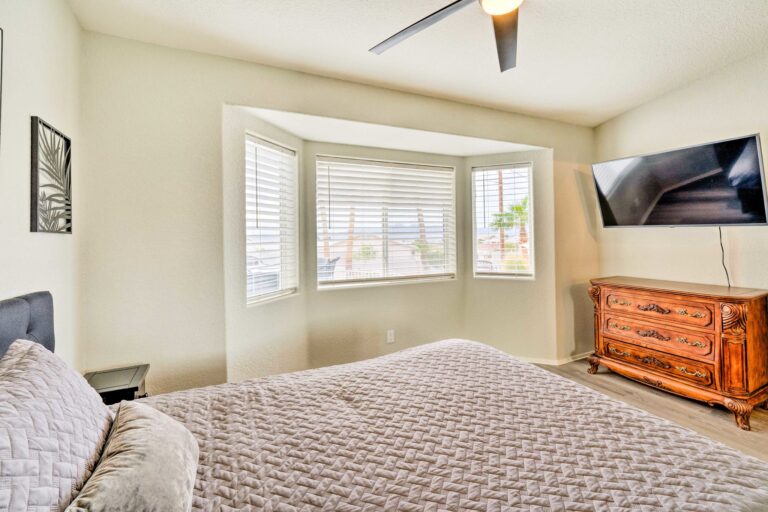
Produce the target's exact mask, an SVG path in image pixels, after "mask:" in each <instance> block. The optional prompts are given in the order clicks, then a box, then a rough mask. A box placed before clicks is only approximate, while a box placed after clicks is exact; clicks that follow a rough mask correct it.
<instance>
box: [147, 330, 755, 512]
mask: <svg viewBox="0 0 768 512" xmlns="http://www.w3.org/2000/svg"><path fill="white" fill-rule="evenodd" d="M146 403H148V404H150V405H152V406H154V407H156V408H157V409H159V410H161V411H163V412H165V413H167V414H169V415H171V416H172V417H174V418H176V419H177V420H179V421H181V422H182V423H184V424H185V425H186V426H187V427H188V428H189V429H190V430H191V431H192V433H193V434H194V435H195V437H196V438H197V440H198V442H199V445H200V465H199V468H198V473H197V481H196V484H195V497H194V504H193V509H194V510H205V511H231V510H266V511H281V512H283V511H285V512H287V511H294V510H332V511H340V512H347V511H349V512H352V511H362V510H393V511H394V510H397V511H441V510H451V511H456V510H482V511H501V510H555V511H593V510H595V511H616V510H632V511H645V510H648V511H650V510H665V511H675V512H677V511H694V512H696V511H717V512H728V511H741V510H751V511H765V510H768V465H766V464H764V463H762V462H760V461H758V460H756V459H753V458H750V457H747V456H745V455H743V454H740V453H738V452H736V451H734V450H732V449H729V448H726V447H725V446H723V445H721V444H718V443H715V442H713V441H710V440H708V439H706V438H704V437H702V436H700V435H698V434H696V433H694V432H692V431H690V430H686V429H684V428H682V427H680V426H677V425H675V424H672V423H670V422H668V421H665V420H662V419H659V418H657V417H654V416H651V415H650V414H648V413H646V412H644V411H640V410H638V409H635V408H632V407H629V406H627V405H626V404H623V403H620V402H617V401H614V400H611V399H610V398H608V397H606V396H605V395H602V394H600V393H597V392H594V391H592V390H590V389H587V388H585V387H584V386H581V385H579V384H576V383H574V382H571V381H568V380H565V379H562V378H560V377H557V376H555V375H552V374H551V373H549V372H547V371H545V370H542V369H539V368H536V367H534V366H532V365H529V364H526V363H522V362H519V361H517V360H515V359H513V358H511V357H509V356H507V355H505V354H503V353H502V352H499V351H497V350H495V349H492V348H490V347H487V346H485V345H481V344H479V343H473V342H466V341H460V340H448V341H442V342H438V343H434V344H431V345H425V346H422V347H418V348H415V349H410V350H406V351H403V352H399V353H396V354H393V355H390V356H386V357H382V358H379V359H373V360H370V361H363V362H359V363H354V364H349V365H344V366H336V367H331V368H324V369H318V370H311V371H306V372H300V373H294V374H289V375H280V376H275V377H269V378H264V379H257V380H250V381H246V382H243V383H240V384H225V385H221V386H215V387H209V388H202V389H193V390H190V391H183V392H178V393H172V394H167V395H161V396H157V397H154V398H150V399H147V400H146ZM734 428H735V427H734Z"/></svg>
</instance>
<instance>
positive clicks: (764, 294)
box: [589, 277, 768, 430]
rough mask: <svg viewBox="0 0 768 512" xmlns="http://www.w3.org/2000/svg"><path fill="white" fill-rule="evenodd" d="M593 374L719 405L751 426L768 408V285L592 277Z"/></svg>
mask: <svg viewBox="0 0 768 512" xmlns="http://www.w3.org/2000/svg"><path fill="white" fill-rule="evenodd" d="M589 294H590V297H591V298H592V300H593V302H594V305H595V353H594V355H593V356H591V357H590V358H589V362H590V370H589V371H590V373H596V372H597V370H598V368H599V366H601V365H602V366H605V367H606V368H609V369H611V370H613V371H614V372H616V373H619V374H621V375H624V376H626V377H629V378H631V379H634V380H637V381H639V382H642V383H644V384H648V385H651V386H654V387H657V388H659V389H663V390H666V391H669V392H672V393H676V394H678V395H683V396H687V397H689V398H694V399H696V400H701V401H704V402H706V403H708V404H709V405H715V404H721V405H724V406H725V407H727V408H728V409H730V410H731V411H732V412H733V413H734V415H735V417H736V423H737V424H738V426H739V427H741V428H742V429H744V430H749V428H750V427H749V417H750V414H751V413H752V410H753V409H754V408H755V407H758V406H764V407H765V406H768V301H767V298H768V291H766V290H755V289H749V288H728V287H724V286H712V285H699V284H693V283H679V282H671V281H655V280H649V279H638V278H632V277H609V278H602V279H594V280H592V286H591V288H590V289H589Z"/></svg>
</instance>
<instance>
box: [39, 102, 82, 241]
mask: <svg viewBox="0 0 768 512" xmlns="http://www.w3.org/2000/svg"><path fill="white" fill-rule="evenodd" d="M31 136H32V138H31V141H32V144H31V146H32V154H31V163H32V164H31V167H32V183H31V187H30V199H31V201H30V205H31V208H30V230H31V231H32V232H33V233H62V234H72V140H71V139H70V138H69V137H67V136H66V135H64V134H63V133H61V132H60V131H59V130H57V129H56V128H54V127H53V126H51V125H50V124H48V123H46V122H45V121H43V120H42V119H41V118H39V117H37V116H32V133H31Z"/></svg>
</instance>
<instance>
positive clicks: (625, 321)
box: [603, 314, 715, 360]
mask: <svg viewBox="0 0 768 512" xmlns="http://www.w3.org/2000/svg"><path fill="white" fill-rule="evenodd" d="M603 335H604V336H610V337H613V338H617V339H620V340H623V341H625V342H627V343H631V344H634V345H639V346H641V347H647V348H653V349H656V350H660V351H662V352H666V353H668V354H679V355H684V356H686V357H691V358H693V359H706V360H712V359H714V357H715V334H714V333H713V332H706V331H705V332H697V331H693V330H688V329H685V328H682V327H678V326H676V325H672V324H669V325H664V324H655V323H651V322H649V321H647V320H637V319H633V318H629V317H621V316H613V315H609V314H606V315H605V321H604V322H603Z"/></svg>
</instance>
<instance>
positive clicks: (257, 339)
mask: <svg viewBox="0 0 768 512" xmlns="http://www.w3.org/2000/svg"><path fill="white" fill-rule="evenodd" d="M246 132H250V133H253V134H255V135H258V136H260V137H263V138H266V139H268V140H271V141H274V142H277V143H279V144H282V145H284V146H286V147H289V148H291V149H293V150H295V151H296V155H297V157H298V160H299V176H300V178H299V213H300V214H301V213H304V211H305V209H307V208H308V206H307V203H306V197H307V194H306V189H305V187H304V184H303V180H302V179H301V177H302V175H303V171H302V169H301V162H302V161H303V160H304V148H303V146H304V141H303V140H301V139H299V138H298V137H295V136H294V135H292V134H290V133H287V132H285V131H283V130H281V129H279V128H277V127H275V126H273V125H271V124H269V123H266V122H264V121H263V120H261V119H259V118H257V117H255V116H253V114H251V113H249V112H248V111H247V109H245V108H243V107H236V106H229V105H227V106H224V108H223V118H222V157H223V174H222V177H223V178H222V184H223V192H224V195H223V211H224V290H225V302H224V304H225V325H226V329H225V331H226V364H227V379H228V380H229V381H230V382H237V381H240V380H243V379H246V378H253V377H261V376H264V375H272V374H276V373H285V372H291V371H296V370H303V369H306V368H307V367H308V366H309V365H308V354H309V347H308V344H307V304H306V291H307V287H308V280H307V278H308V276H307V274H306V272H304V271H302V272H301V274H300V276H299V286H300V290H299V293H298V294H295V295H291V296H290V297H284V298H280V299H278V300H273V301H270V302H265V303H260V304H252V305H250V306H249V305H247V301H246V294H247V292H246V264H245V216H244V215H243V212H244V211H245V156H244V155H245V133H246ZM299 228H300V231H301V233H300V236H299V239H300V240H301V241H302V242H301V246H300V248H299V251H300V254H301V255H302V256H304V255H305V254H307V250H308V249H307V247H306V244H305V242H304V240H305V237H304V236H303V235H304V232H305V229H306V228H305V223H303V222H300V223H299ZM307 259H309V258H306V257H302V258H301V262H302V263H304V264H306V260H307ZM305 266H306V265H305Z"/></svg>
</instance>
